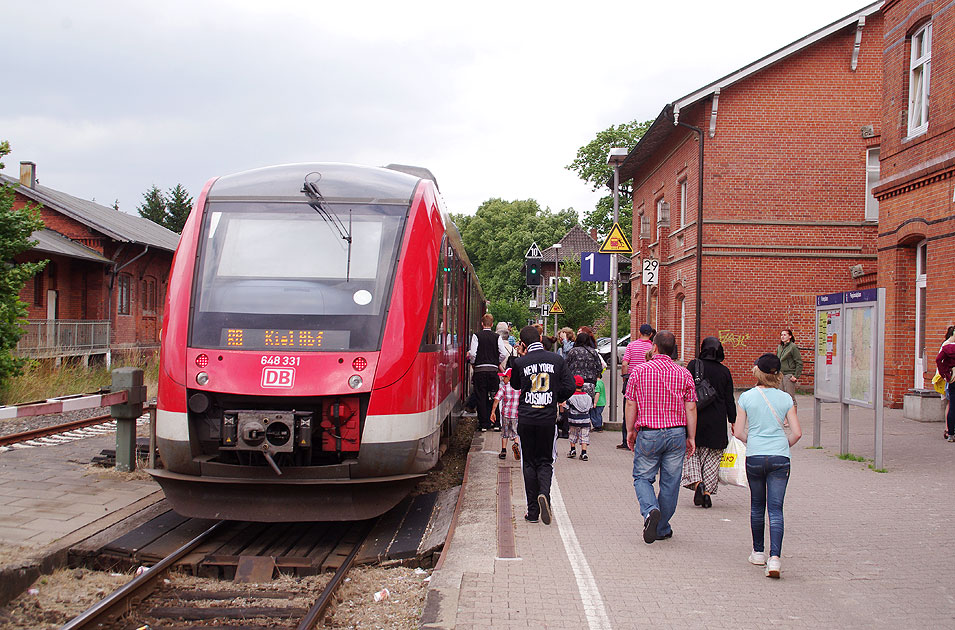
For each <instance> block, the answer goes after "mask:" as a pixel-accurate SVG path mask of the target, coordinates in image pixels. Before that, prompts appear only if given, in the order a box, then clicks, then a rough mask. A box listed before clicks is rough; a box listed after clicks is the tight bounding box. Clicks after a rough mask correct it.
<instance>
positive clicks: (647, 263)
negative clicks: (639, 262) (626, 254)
mask: <svg viewBox="0 0 955 630" xmlns="http://www.w3.org/2000/svg"><path fill="white" fill-rule="evenodd" d="M659 281H660V261H659V260H656V259H655V258H644V259H643V284H645V285H648V286H649V285H656V284H658V283H659Z"/></svg>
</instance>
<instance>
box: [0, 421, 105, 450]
mask: <svg viewBox="0 0 955 630" xmlns="http://www.w3.org/2000/svg"><path fill="white" fill-rule="evenodd" d="M111 421H112V417H111V416H110V415H109V414H106V415H103V416H93V417H92V418H86V419H85V420H74V421H72V422H64V423H63V424H55V425H52V426H48V427H42V428H40V429H33V430H31V431H22V432H20V433H10V434H8V435H3V436H0V447H4V446H12V445H13V444H21V443H24V442H30V441H33V440H38V439H41V438H45V437H50V436H53V435H60V434H62V433H69V432H70V431H76V430H77V429H85V428H87V427H92V426H96V425H99V424H107V423H109V422H111Z"/></svg>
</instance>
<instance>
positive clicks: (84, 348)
mask: <svg viewBox="0 0 955 630" xmlns="http://www.w3.org/2000/svg"><path fill="white" fill-rule="evenodd" d="M109 327H110V323H109V321H108V320H102V321H101V320H75V319H49V320H47V319H44V320H30V321H27V322H26V323H25V324H22V325H21V328H22V329H23V331H24V332H23V336H21V337H20V341H19V342H18V343H17V354H18V355H20V356H24V357H32V358H38V359H39V358H47V357H68V356H82V355H89V354H106V353H107V352H109V333H110V330H109Z"/></svg>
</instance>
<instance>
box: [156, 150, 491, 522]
mask: <svg viewBox="0 0 955 630" xmlns="http://www.w3.org/2000/svg"><path fill="white" fill-rule="evenodd" d="M484 305H485V302H484V298H483V295H482V293H481V288H480V285H479V283H478V280H477V277H476V275H475V273H474V269H473V267H472V266H471V264H470V262H469V261H468V258H467V255H466V254H465V251H464V246H463V244H462V242H461V237H460V234H459V233H458V231H457V229H456V228H455V226H454V224H453V223H452V222H451V221H450V219H449V217H448V214H447V212H446V211H445V209H444V205H443V202H442V200H441V197H440V196H439V192H438V188H437V184H436V182H435V181H434V178H433V176H431V173H430V172H429V171H427V170H426V169H421V168H416V167H407V166H401V165H391V166H388V167H384V168H374V167H366V166H356V165H348V164H333V163H313V164H289V165H282V166H272V167H267V168H261V169H256V170H252V171H246V172H243V173H238V174H235V175H228V176H224V177H219V178H216V179H212V180H211V181H209V182H208V183H207V184H206V186H205V187H204V189H203V191H202V194H201V195H200V196H199V199H198V201H197V203H196V206H195V208H194V209H193V211H192V213H191V214H190V216H189V219H188V221H187V222H186V225H185V228H184V230H183V232H182V238H181V240H180V242H179V247H178V249H177V251H176V255H175V258H174V260H173V266H172V271H171V274H170V278H169V288H168V292H167V295H166V311H165V312H166V321H165V325H164V327H163V336H162V349H161V353H160V375H159V399H158V408H157V413H156V436H157V440H158V447H159V451H160V455H161V457H162V461H163V464H164V468H162V469H152V470H150V471H149V472H150V474H152V475H153V477H154V478H155V479H156V480H157V481H158V482H159V484H160V485H161V486H162V489H163V491H164V492H165V494H166V497H167V498H168V499H169V501H170V502H171V503H172V506H173V508H174V509H175V510H176V511H177V512H179V513H180V514H183V515H186V516H194V517H204V518H217V519H234V520H246V521H264V522H279V521H311V520H316V521H337V520H354V519H366V518H371V517H374V516H377V515H379V514H381V513H383V512H385V511H387V510H388V509H390V508H391V507H393V506H394V505H395V504H397V503H398V502H399V501H400V500H401V499H402V498H403V497H404V496H406V495H407V494H408V493H409V492H410V490H411V489H412V488H413V486H414V485H415V483H416V482H417V481H419V480H420V478H421V477H423V476H424V475H425V474H426V473H427V472H428V471H429V470H430V469H431V468H432V467H433V466H434V465H435V463H436V462H437V461H438V458H439V456H440V455H441V453H442V452H443V450H444V446H445V445H446V443H447V438H448V437H449V436H450V435H451V434H452V433H453V431H454V429H455V424H456V420H457V417H458V412H459V411H460V408H461V406H462V403H463V401H464V398H465V395H466V393H467V389H468V382H467V378H466V376H467V363H466V361H465V357H466V352H467V346H468V338H469V336H470V332H471V331H474V330H477V329H478V323H479V320H480V317H481V315H482V314H483V313H484Z"/></svg>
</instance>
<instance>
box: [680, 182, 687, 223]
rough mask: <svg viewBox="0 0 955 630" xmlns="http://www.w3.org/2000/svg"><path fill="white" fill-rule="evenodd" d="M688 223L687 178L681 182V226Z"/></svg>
mask: <svg viewBox="0 0 955 630" xmlns="http://www.w3.org/2000/svg"><path fill="white" fill-rule="evenodd" d="M685 225H686V180H685V179H684V180H683V181H682V182H680V227H683V226H685Z"/></svg>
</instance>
